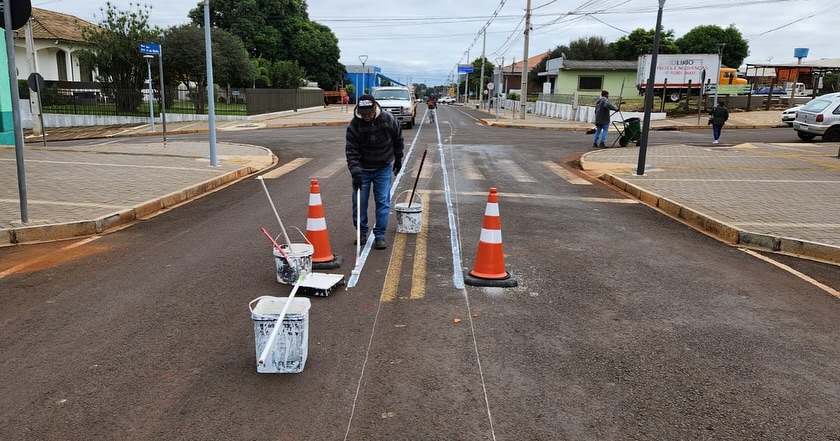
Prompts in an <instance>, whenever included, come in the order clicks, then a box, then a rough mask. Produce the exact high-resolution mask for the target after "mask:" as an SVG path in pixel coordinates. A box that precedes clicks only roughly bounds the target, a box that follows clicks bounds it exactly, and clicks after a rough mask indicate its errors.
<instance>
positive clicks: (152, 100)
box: [143, 55, 155, 132]
mask: <svg viewBox="0 0 840 441" xmlns="http://www.w3.org/2000/svg"><path fill="white" fill-rule="evenodd" d="M143 58H145V59H146V67H147V68H148V69H149V121H150V123H149V124H150V125H151V127H152V130H151V131H152V132H154V131H155V95H154V93H152V58H155V56H154V55H143Z"/></svg>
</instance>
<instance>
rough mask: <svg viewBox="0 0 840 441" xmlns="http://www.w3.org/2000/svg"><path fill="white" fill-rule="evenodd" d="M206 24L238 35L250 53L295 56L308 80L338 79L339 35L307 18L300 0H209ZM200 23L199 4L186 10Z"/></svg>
mask: <svg viewBox="0 0 840 441" xmlns="http://www.w3.org/2000/svg"><path fill="white" fill-rule="evenodd" d="M209 6H210V7H209V9H210V25H211V26H215V27H218V28H221V29H225V30H227V31H229V32H231V33H233V34H235V35H237V36H239V38H241V39H242V41H243V42H244V44H245V47H246V48H247V49H248V51H249V52H250V54H251V56H252V57H263V58H265V59H267V60H269V61H272V62H274V61H281V60H285V61H297V62H298V64H299V65H300V66H301V67H302V68H304V69H305V70H306V71H307V72H309V75H310V78H309V79H310V80H311V81H315V82H317V83H318V84H319V85H320V86H321V87H323V88H325V89H332V88H334V87H335V86H337V85H339V84H340V83H341V80H342V77H343V76H344V73H345V72H344V66H343V65H341V64H340V63H339V62H338V60H339V58H340V51H339V48H338V39H337V38H336V37H335V34H333V33H332V30H330V28H328V27H326V26H324V25H321V24H319V23H315V22H313V21H310V20H309V15H308V13H307V12H306V1H305V0H210V5H209ZM189 17H190V19H191V20H192V22H193V23H195V24H196V25H199V26H203V25H204V7H203V6H201V5H200V6H198V7H196V8H194V9H192V10H191V11H190V12H189Z"/></svg>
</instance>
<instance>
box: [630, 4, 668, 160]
mask: <svg viewBox="0 0 840 441" xmlns="http://www.w3.org/2000/svg"><path fill="white" fill-rule="evenodd" d="M664 7H665V0H659V11H658V12H657V13H656V31H655V32H654V34H653V53H651V56H650V76H649V77H648V82H647V86H646V87H645V119H644V121H643V123H642V136H641V139H640V140H639V164H638V167H637V168H636V175H638V176H642V175H644V174H645V156H647V141H648V132H650V109H651V108H652V107H653V84H654V82H655V81H656V58H657V55H659V35H660V34H661V32H660V28H661V27H662V8H664Z"/></svg>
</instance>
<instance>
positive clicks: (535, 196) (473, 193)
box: [424, 190, 641, 205]
mask: <svg viewBox="0 0 840 441" xmlns="http://www.w3.org/2000/svg"><path fill="white" fill-rule="evenodd" d="M424 191H425V192H427V193H429V194H435V195H438V194H443V190H424ZM457 194H458V195H460V196H484V197H485V198H486V197H487V192H486V191H481V192H479V191H465V192H462V193H457ZM499 197H505V198H512V199H513V200H514V201H515V200H516V199H542V200H551V201H584V202H603V203H607V204H631V205H632V204H640V203H641V202H639V201H638V200H637V199H619V198H592V197H578V196H559V195H553V194H530V193H502V192H500V193H499Z"/></svg>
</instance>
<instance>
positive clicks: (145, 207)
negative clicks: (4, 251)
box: [0, 160, 276, 246]
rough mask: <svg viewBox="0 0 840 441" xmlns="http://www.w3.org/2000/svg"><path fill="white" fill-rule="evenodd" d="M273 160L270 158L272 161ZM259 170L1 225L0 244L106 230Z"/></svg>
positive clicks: (242, 170) (149, 216)
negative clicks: (83, 212)
mask: <svg viewBox="0 0 840 441" xmlns="http://www.w3.org/2000/svg"><path fill="white" fill-rule="evenodd" d="M275 162H276V161H274V160H272V164H274V163H275ZM260 170H262V169H260V168H255V167H252V166H245V167H242V168H240V169H237V170H233V171H230V172H228V173H225V174H223V175H220V176H216V177H214V178H212V179H208V180H206V181H204V182H200V183H198V184H196V185H192V186H189V187H186V188H183V189H181V190H179V191H176V192H172V193H169V194H167V195H164V196H162V197H160V198H156V199H152V200H149V201H146V202H143V203H141V204H139V205H135V206H134V207H131V208H127V209H124V210H119V211H116V212H114V213H110V214H107V215H105V216H102V217H99V218H97V219H92V220H84V221H77V222H65V223H60V224H50V225H32V226H23V227H16V228H7V229H2V230H0V246H9V245H20V244H26V243H37V242H51V241H56V240H64V239H75V238H80V237H85V236H91V235H95V234H103V233H107V232H109V231H111V230H114V229H116V228H118V227H122V226H124V225H127V224H130V223H132V222H134V221H137V220H143V219H148V218H151V217H154V216H156V215H157V214H160V213H162V212H163V211H165V210H168V209H171V208H173V207H175V206H176V205H179V204H182V203H184V202H188V201H191V200H193V199H196V198H198V197H200V196H202V195H204V194H206V193H209V192H210V191H212V190H215V189H217V188H220V187H222V186H225V185H227V184H230V183H232V182H234V181H238V180H239V179H241V178H244V177H246V176H248V175H250V174H253V173H256V172H258V171H260Z"/></svg>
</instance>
